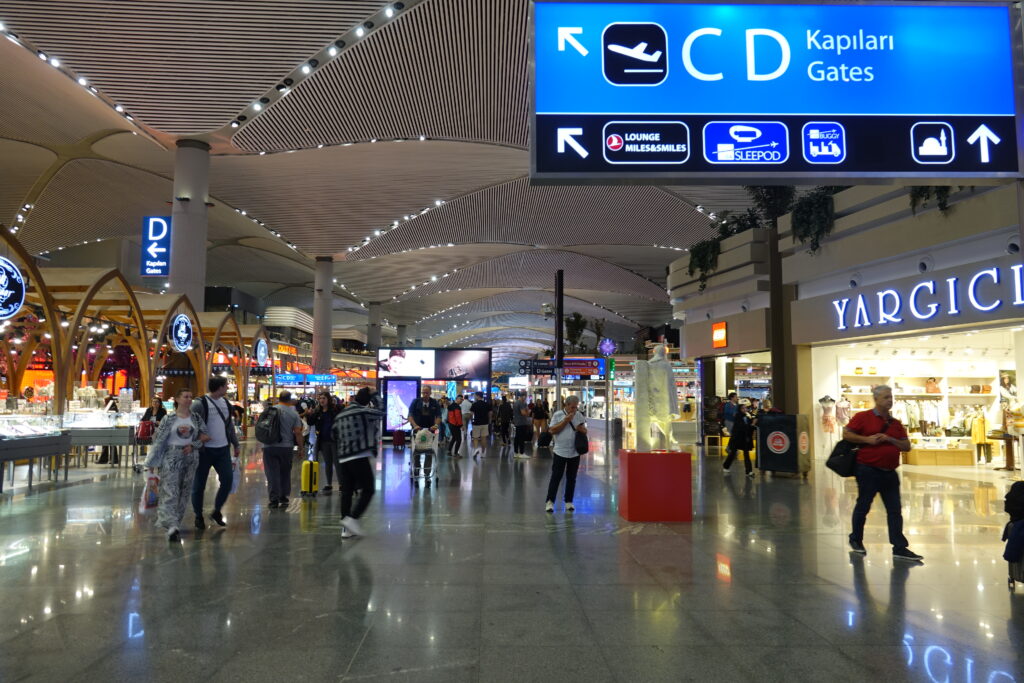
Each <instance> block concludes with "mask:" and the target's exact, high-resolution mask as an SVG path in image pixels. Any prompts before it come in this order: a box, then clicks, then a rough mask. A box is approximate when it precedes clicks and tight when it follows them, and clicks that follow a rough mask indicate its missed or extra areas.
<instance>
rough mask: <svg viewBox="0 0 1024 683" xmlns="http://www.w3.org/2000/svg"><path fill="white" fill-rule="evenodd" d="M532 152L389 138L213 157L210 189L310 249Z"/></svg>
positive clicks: (493, 177) (512, 169)
mask: <svg viewBox="0 0 1024 683" xmlns="http://www.w3.org/2000/svg"><path fill="white" fill-rule="evenodd" d="M526 164H527V157H526V153H525V152H522V151H518V150H512V149H501V148H497V147H493V146H488V145H476V144H469V143H444V142H431V141H425V142H421V141H419V140H413V141H408V142H387V143H384V142H382V143H377V144H367V145H353V146H351V147H335V148H325V149H313V150H306V151H301V152H295V153H292V154H288V153H283V154H273V155H267V156H255V155H246V156H237V155H236V156H224V157H214V158H213V159H212V162H211V171H210V192H211V194H214V195H216V196H218V197H220V198H221V199H223V200H224V201H226V202H228V203H230V204H231V205H232V206H234V207H236V208H239V209H244V210H246V211H247V213H248V214H249V215H252V216H255V217H257V218H259V219H261V220H263V221H264V222H266V223H267V224H268V225H270V226H272V227H273V228H274V229H275V230H277V231H279V232H280V233H281V234H282V235H284V236H285V237H287V238H288V239H290V240H291V241H292V242H295V243H296V244H297V245H298V246H299V247H300V248H301V249H303V250H304V251H306V252H307V253H309V254H319V255H331V254H347V249H348V247H349V246H351V245H353V244H354V243H356V242H359V241H362V239H363V237H364V236H368V235H372V233H373V231H374V230H378V229H384V228H386V227H387V226H389V225H390V224H391V223H392V221H394V220H399V219H401V218H402V217H403V216H404V215H409V214H412V213H418V212H420V211H421V210H423V209H425V208H431V209H432V208H433V207H434V206H435V200H442V201H445V200H449V199H452V198H453V197H457V196H460V195H462V194H464V193H466V192H471V191H474V190H477V189H479V188H481V187H483V186H486V185H490V184H492V183H496V182H500V181H502V180H506V179H507V178H509V177H512V176H515V175H518V174H520V173H522V172H523V170H524V169H525V167H526Z"/></svg>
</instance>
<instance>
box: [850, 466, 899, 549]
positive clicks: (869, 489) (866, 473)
mask: <svg viewBox="0 0 1024 683" xmlns="http://www.w3.org/2000/svg"><path fill="white" fill-rule="evenodd" d="M856 476H857V503H856V505H854V506H853V528H852V529H851V530H850V540H852V541H859V542H863V541H864V522H866V521H867V518H868V512H870V511H871V503H872V501H874V499H875V496H876V495H878V494H881V495H882V502H883V503H884V504H885V513H886V517H887V520H888V522H889V543H891V544H892V547H893V550H900V549H902V548H906V547H907V546H908V545H909V543H908V542H907V538H906V536H904V535H903V510H902V509H901V506H900V477H899V475H898V474H896V471H895V470H882V469H879V468H877V467H870V466H868V465H862V464H860V463H857V471H856Z"/></svg>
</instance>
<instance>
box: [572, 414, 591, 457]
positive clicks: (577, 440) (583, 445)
mask: <svg viewBox="0 0 1024 683" xmlns="http://www.w3.org/2000/svg"><path fill="white" fill-rule="evenodd" d="M569 424H572V423H571V422H570V423H569ZM572 431H573V444H572V445H573V447H575V448H576V452H577V453H579V454H580V455H583V454H584V453H586V452H587V451H589V450H590V439H588V438H587V435H586V434H584V433H583V432H581V431H579V430H578V429H576V426H575V425H573V428H572Z"/></svg>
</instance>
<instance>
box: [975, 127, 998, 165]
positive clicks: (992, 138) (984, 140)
mask: <svg viewBox="0 0 1024 683" xmlns="http://www.w3.org/2000/svg"><path fill="white" fill-rule="evenodd" d="M1000 142H1001V140H1000V139H999V136H998V135H996V134H995V133H993V132H992V129H991V128H989V127H988V126H986V125H985V124H984V123H983V124H981V125H980V126H978V129H977V130H976V131H974V132H973V133H971V137H969V138H967V144H969V145H974V144H977V145H978V147H979V148H980V149H981V163H983V164H987V163H988V162H989V155H988V146H989V143H992V144H993V145H998V144H999V143H1000Z"/></svg>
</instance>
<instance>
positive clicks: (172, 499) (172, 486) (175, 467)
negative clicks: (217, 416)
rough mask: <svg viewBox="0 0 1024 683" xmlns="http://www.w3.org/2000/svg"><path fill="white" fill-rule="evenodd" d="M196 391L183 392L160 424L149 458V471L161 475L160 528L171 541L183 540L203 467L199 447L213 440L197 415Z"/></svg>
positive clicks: (180, 391) (157, 516) (180, 392)
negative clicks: (195, 484) (195, 482)
mask: <svg viewBox="0 0 1024 683" xmlns="http://www.w3.org/2000/svg"><path fill="white" fill-rule="evenodd" d="M191 407H192V390H191V389H180V390H179V391H178V395H177V396H175V398H174V408H175V410H174V412H173V413H171V414H170V415H168V416H167V417H165V418H164V419H163V420H161V421H160V426H159V427H157V430H156V435H155V436H154V437H153V445H152V446H150V447H149V454H148V455H147V457H146V469H147V470H149V471H150V472H159V476H160V502H159V504H158V507H157V514H156V525H157V526H158V527H160V528H162V529H164V530H166V531H167V540H169V541H177V540H179V539H180V538H181V532H180V530H181V519H182V517H184V516H185V507H186V505H187V503H188V500H189V498H190V496H191V495H192V479H194V478H195V475H196V466H197V465H198V464H199V447H200V446H201V445H202V444H203V443H204V442H206V441H209V440H210V436H209V434H207V432H206V424H205V423H204V422H203V418H202V417H200V416H199V415H196V414H193V413H192V410H191Z"/></svg>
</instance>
